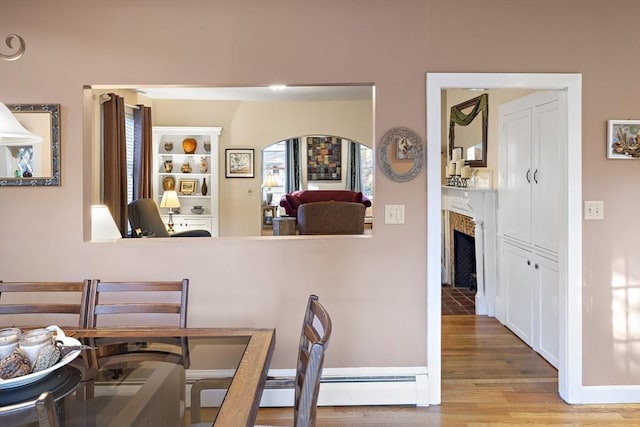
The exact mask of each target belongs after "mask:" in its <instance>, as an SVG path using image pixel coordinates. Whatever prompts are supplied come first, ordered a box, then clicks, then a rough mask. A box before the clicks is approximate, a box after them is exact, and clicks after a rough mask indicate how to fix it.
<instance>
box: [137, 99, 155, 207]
mask: <svg viewBox="0 0 640 427" xmlns="http://www.w3.org/2000/svg"><path fill="white" fill-rule="evenodd" d="M133 123H134V133H133V141H134V142H133V200H138V199H148V198H151V197H152V195H151V165H152V153H151V107H145V106H144V105H138V109H137V110H135V111H134V112H133Z"/></svg>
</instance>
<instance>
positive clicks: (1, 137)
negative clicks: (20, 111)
mask: <svg viewBox="0 0 640 427" xmlns="http://www.w3.org/2000/svg"><path fill="white" fill-rule="evenodd" d="M41 142H42V137H41V136H38V135H36V134H35V133H31V132H29V131H28V130H26V129H25V128H24V127H23V126H22V125H21V124H20V123H19V122H18V119H16V117H15V116H14V115H13V114H11V111H9V108H7V106H6V105H4V104H3V103H2V102H0V145H17V146H20V145H33V144H40V143H41Z"/></svg>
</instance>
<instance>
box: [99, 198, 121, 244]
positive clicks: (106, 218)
mask: <svg viewBox="0 0 640 427" xmlns="http://www.w3.org/2000/svg"><path fill="white" fill-rule="evenodd" d="M119 239H122V234H120V230H119V229H118V227H117V226H116V222H115V221H114V220H113V217H112V216H111V212H109V208H108V207H107V206H105V205H93V206H91V241H92V242H114V241H116V240H119Z"/></svg>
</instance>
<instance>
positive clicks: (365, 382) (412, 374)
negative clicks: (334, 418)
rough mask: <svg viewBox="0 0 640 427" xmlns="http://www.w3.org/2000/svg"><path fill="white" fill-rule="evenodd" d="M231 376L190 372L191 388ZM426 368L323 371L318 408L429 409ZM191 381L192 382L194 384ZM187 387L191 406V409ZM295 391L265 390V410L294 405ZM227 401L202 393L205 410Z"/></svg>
mask: <svg viewBox="0 0 640 427" xmlns="http://www.w3.org/2000/svg"><path fill="white" fill-rule="evenodd" d="M294 373H295V371H294V370H289V369H272V370H270V371H269V376H272V377H293V375H294ZM227 375H229V373H228V372H221V371H193V370H188V371H187V384H190V383H191V382H192V381H193V380H194V379H196V378H204V377H221V376H222V377H224V376H227ZM427 375H428V374H427V368H426V367H401V368H378V367H375V368H326V369H324V370H323V371H322V379H321V382H320V395H319V397H318V406H358V405H416V406H429V399H428V396H429V390H428V381H427ZM190 380H191V381H190ZM190 393H191V386H190V385H187V405H188V406H190V405H191V399H190V395H191V394H190ZM293 393H294V391H293V389H269V388H267V389H265V390H264V392H263V393H262V400H261V401H260V406H261V407H287V406H292V405H293ZM223 397H224V392H221V391H219V390H206V391H203V392H202V406H203V407H207V406H218V405H219V404H220V402H221V401H222V398H223Z"/></svg>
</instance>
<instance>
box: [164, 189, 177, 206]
mask: <svg viewBox="0 0 640 427" xmlns="http://www.w3.org/2000/svg"><path fill="white" fill-rule="evenodd" d="M160 207H161V208H179V207H180V199H178V193H176V191H175V190H168V191H165V192H164V193H163V194H162V200H161V201H160Z"/></svg>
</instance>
